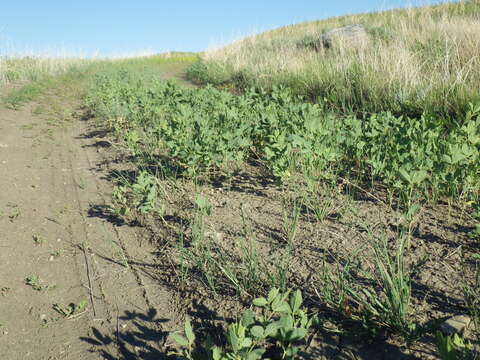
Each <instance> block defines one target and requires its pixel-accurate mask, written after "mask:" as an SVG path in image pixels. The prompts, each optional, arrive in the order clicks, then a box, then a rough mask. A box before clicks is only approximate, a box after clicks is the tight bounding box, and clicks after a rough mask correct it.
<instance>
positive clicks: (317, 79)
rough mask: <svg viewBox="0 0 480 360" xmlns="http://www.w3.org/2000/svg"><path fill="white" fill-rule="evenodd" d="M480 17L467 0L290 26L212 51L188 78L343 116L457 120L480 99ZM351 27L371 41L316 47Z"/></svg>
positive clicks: (476, 5)
mask: <svg viewBox="0 0 480 360" xmlns="http://www.w3.org/2000/svg"><path fill="white" fill-rule="evenodd" d="M479 14H480V2H479V1H462V2H458V3H448V4H442V5H436V6H428V7H422V8H410V9H397V10H391V11H385V12H378V13H367V14H359V15H349V16H342V17H337V18H331V19H327V20H321V21H313V22H305V23H300V24H296V25H290V26H286V27H283V28H279V29H276V30H272V31H268V32H265V33H262V34H258V35H255V36H251V37H246V38H244V39H241V40H239V41H236V42H234V43H232V44H230V45H228V46H226V47H223V48H218V49H210V50H208V51H207V52H205V54H203V56H202V61H201V62H200V63H198V64H196V65H195V66H193V67H192V68H191V69H190V72H189V75H190V78H191V79H193V80H195V81H197V82H199V83H212V84H215V85H223V86H225V85H226V86H231V87H235V88H237V89H244V88H247V87H250V86H261V87H263V88H266V89H271V88H273V87H274V86H278V85H284V86H287V87H289V88H291V89H293V91H294V92H295V93H297V94H300V95H304V96H307V97H308V98H310V99H312V100H316V101H319V102H325V104H326V105H328V107H329V108H333V109H335V110H341V111H351V110H355V111H361V112H364V111H365V112H378V111H382V110H389V111H393V112H395V113H397V114H399V113H403V114H405V113H407V114H408V115H419V114H421V113H423V112H424V111H432V112H435V113H437V114H442V115H456V114H458V113H464V111H465V109H466V108H467V104H468V103H469V102H475V101H477V100H478V99H479V93H478V87H477V84H478V83H479V81H480V58H479V56H478V53H479V49H480V38H479V37H478V33H480V20H479ZM349 24H362V25H364V26H365V28H366V30H367V32H368V35H369V39H370V41H368V43H367V44H365V45H364V46H359V47H352V46H349V45H348V44H343V45H342V44H339V45H338V46H335V47H333V48H330V49H323V48H322V49H315V47H312V46H310V45H311V44H312V43H313V42H315V41H316V40H317V39H318V38H319V37H320V36H321V34H322V33H325V32H326V31H328V30H331V29H333V28H337V27H340V26H344V25H349Z"/></svg>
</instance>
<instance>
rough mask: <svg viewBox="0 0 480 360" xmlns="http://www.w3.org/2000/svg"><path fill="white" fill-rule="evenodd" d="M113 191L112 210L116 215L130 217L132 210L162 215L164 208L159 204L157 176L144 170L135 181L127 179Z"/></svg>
mask: <svg viewBox="0 0 480 360" xmlns="http://www.w3.org/2000/svg"><path fill="white" fill-rule="evenodd" d="M123 182H124V183H123V184H122V185H118V186H116V187H115V188H114V189H113V192H112V201H113V206H112V211H113V213H114V214H115V215H117V216H121V217H128V216H129V215H131V214H132V211H136V212H137V213H139V214H142V215H144V214H147V213H151V212H157V213H159V214H160V215H161V214H162V212H163V209H162V208H161V207H160V206H159V204H158V199H159V193H158V185H157V180H156V178H155V177H154V176H153V175H151V174H149V173H148V172H147V171H145V170H143V171H140V173H139V174H138V175H137V177H136V179H135V181H134V182H132V183H130V182H128V181H127V180H126V179H125V180H124V181H123Z"/></svg>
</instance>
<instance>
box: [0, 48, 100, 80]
mask: <svg viewBox="0 0 480 360" xmlns="http://www.w3.org/2000/svg"><path fill="white" fill-rule="evenodd" d="M90 62H91V60H87V59H82V58H65V57H64V58H57V57H42V56H24V57H7V56H3V57H0V87H2V86H4V85H6V84H9V83H13V82H25V81H38V80H40V79H42V78H43V77H45V76H48V75H60V74H64V73H67V72H69V71H72V70H76V69H79V68H81V67H83V66H85V65H86V64H88V63H90Z"/></svg>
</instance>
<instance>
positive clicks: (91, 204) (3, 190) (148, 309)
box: [0, 104, 176, 360]
mask: <svg viewBox="0 0 480 360" xmlns="http://www.w3.org/2000/svg"><path fill="white" fill-rule="evenodd" d="M50 105H52V104H42V106H41V107H39V105H38V104H30V105H27V106H25V107H23V108H22V109H21V110H19V111H13V110H9V109H5V108H1V109H0V174H1V176H0V352H1V354H2V355H1V358H2V359H4V360H14V359H51V360H53V359H72V360H73V359H75V360H79V359H118V358H126V359H130V358H131V359H133V358H136V356H138V355H140V356H141V358H142V359H151V358H156V359H158V358H161V355H160V354H161V353H162V350H161V349H162V346H163V343H164V341H165V336H166V333H165V332H164V331H163V327H164V325H163V324H162V322H163V321H164V320H163V319H173V320H175V318H176V317H175V315H174V313H171V311H170V309H171V308H172V306H171V304H170V301H171V299H172V298H171V297H170V296H169V294H168V293H166V292H165V289H163V288H161V287H159V285H158V284H157V283H156V282H153V280H152V279H151V277H150V276H149V275H148V271H144V270H145V269H148V264H149V262H150V261H151V259H152V257H153V256H154V255H153V254H154V250H155V249H154V248H152V247H151V246H150V245H149V243H148V241H144V242H139V239H138V238H137V236H138V231H137V230H135V229H132V228H130V227H128V226H123V227H116V226H115V225H114V224H112V223H111V222H109V221H107V220H108V219H105V218H103V216H102V215H101V213H98V212H97V211H96V209H97V208H98V207H101V206H102V204H105V199H104V195H103V194H107V193H109V192H110V191H111V189H110V185H109V184H110V183H109V181H108V180H107V179H106V176H104V175H105V174H106V172H105V171H106V170H105V165H103V166H102V163H103V164H105V161H103V155H102V154H103V152H104V149H105V146H106V145H108V143H107V142H105V141H103V140H102V139H101V138H100V137H99V135H101V134H100V133H98V132H95V131H94V130H91V129H89V126H88V125H87V124H88V122H87V121H82V120H81V119H79V116H78V115H77V114H75V113H74V112H73V114H72V113H70V114H68V115H67V116H65V118H52V117H49V115H46V114H42V113H43V111H41V109H44V108H48V107H49V106H50ZM52 106H53V105H52ZM73 108H74V107H73ZM39 113H40V114H39ZM136 233H137V234H136ZM82 304H83V305H85V306H82Z"/></svg>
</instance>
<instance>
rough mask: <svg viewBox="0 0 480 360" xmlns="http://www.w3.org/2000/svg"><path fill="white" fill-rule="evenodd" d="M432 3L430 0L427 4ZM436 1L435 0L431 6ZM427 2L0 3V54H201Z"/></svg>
mask: <svg viewBox="0 0 480 360" xmlns="http://www.w3.org/2000/svg"><path fill="white" fill-rule="evenodd" d="M432 2H435V1H434V0H432V1H429V2H428V3H432ZM437 2H438V1H437ZM426 3H427V2H426V1H425V0H325V1H322V0H295V1H293V0H290V1H283V0H277V1H273V0H240V1H235V2H232V1H228V0H223V1H219V0H214V1H208V0H204V1H180V0H169V1H161V0H156V1H155V0H130V1H126V0H115V1H114V0H77V1H71V0H62V1H60V0H15V1H12V0H2V1H0V55H8V54H13V53H25V52H27V53H29V52H31V53H36V54H58V53H62V52H66V53H67V54H76V55H85V56H91V55H94V54H98V55H100V56H114V55H125V54H134V53H138V52H142V51H153V52H163V51H168V50H172V51H174V50H176V51H201V50H204V49H206V48H207V47H208V46H209V45H210V44H212V43H218V42H224V41H227V40H229V39H232V38H235V37H238V36H241V35H246V34H249V33H252V32H255V31H260V30H267V29H271V28H274V27H279V26H283V25H287V24H292V23H297V22H301V21H305V20H316V19H322V18H326V17H331V16H337V15H343V14H349V13H358V12H365V11H377V10H383V9H388V8H392V7H403V6H411V5H413V6H416V5H422V4H426Z"/></svg>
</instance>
